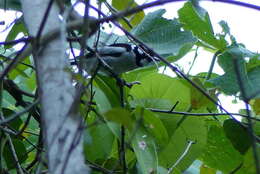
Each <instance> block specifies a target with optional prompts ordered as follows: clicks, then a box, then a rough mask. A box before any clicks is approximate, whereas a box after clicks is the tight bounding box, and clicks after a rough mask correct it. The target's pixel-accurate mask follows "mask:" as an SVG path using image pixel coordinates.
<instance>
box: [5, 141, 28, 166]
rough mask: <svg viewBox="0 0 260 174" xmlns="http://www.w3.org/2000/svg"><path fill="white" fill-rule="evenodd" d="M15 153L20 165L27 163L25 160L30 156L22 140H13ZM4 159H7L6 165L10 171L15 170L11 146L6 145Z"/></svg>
mask: <svg viewBox="0 0 260 174" xmlns="http://www.w3.org/2000/svg"><path fill="white" fill-rule="evenodd" d="M12 142H13V145H14V149H15V153H16V155H17V158H18V161H19V163H20V164H22V163H23V162H25V160H26V159H27V158H28V154H27V152H26V148H25V145H24V144H23V142H22V141H21V140H18V139H12ZM3 157H4V159H5V162H6V165H7V167H8V169H13V168H15V167H16V164H15V160H14V159H13V155H12V151H11V150H10V144H8V143H7V144H6V145H5V147H4V151H3Z"/></svg>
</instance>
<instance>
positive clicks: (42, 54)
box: [21, 0, 88, 174]
mask: <svg viewBox="0 0 260 174" xmlns="http://www.w3.org/2000/svg"><path fill="white" fill-rule="evenodd" d="M21 2H22V8H23V14H24V19H25V23H26V26H27V28H28V30H29V33H30V35H31V36H36V33H37V32H38V30H39V27H40V24H41V21H42V19H43V16H44V13H45V11H46V8H47V5H48V3H49V0H35V1H32V0H21ZM58 15H59V9H58V7H57V6H56V4H55V3H54V4H53V5H52V7H51V10H50V13H49V15H48V19H47V21H46V24H45V26H44V30H43V33H42V34H43V35H44V34H45V33H47V32H48V31H51V30H53V29H55V28H57V27H61V21H60V19H59V17H58ZM61 28H62V27H61ZM63 34H65V33H63ZM65 45H66V40H65V39H64V37H57V38H56V39H55V40H52V41H51V42H49V43H48V44H47V45H46V46H45V47H44V48H41V49H40V51H36V52H34V54H33V56H34V61H35V64H36V73H37V80H38V87H39V97H40V102H41V122H42V129H43V132H44V144H45V147H46V150H47V152H46V155H47V159H48V167H49V173H51V174H72V173H73V174H81V173H82V174H83V173H84V174H87V173H88V167H87V166H86V165H85V164H84V156H83V136H82V132H83V128H82V120H81V118H80V116H79V115H78V113H73V112H69V110H70V108H71V105H72V103H73V100H74V96H75V92H76V91H75V88H74V87H73V85H72V82H71V76H70V74H69V72H67V71H66V67H67V66H68V63H67V62H68V61H67V58H66V56H65Z"/></svg>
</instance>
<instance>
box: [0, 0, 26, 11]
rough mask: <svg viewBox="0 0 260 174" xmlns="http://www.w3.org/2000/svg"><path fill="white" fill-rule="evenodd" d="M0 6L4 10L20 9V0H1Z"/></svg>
mask: <svg viewBox="0 0 260 174" xmlns="http://www.w3.org/2000/svg"><path fill="white" fill-rule="evenodd" d="M0 8H1V9H4V10H15V11H22V5H21V2H20V0H1V1H0Z"/></svg>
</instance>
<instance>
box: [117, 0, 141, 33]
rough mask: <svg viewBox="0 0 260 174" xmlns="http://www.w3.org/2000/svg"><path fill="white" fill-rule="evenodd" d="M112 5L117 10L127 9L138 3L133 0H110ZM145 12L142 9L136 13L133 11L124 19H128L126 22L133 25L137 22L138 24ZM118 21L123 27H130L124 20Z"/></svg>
mask: <svg viewBox="0 0 260 174" xmlns="http://www.w3.org/2000/svg"><path fill="white" fill-rule="evenodd" d="M112 6H113V7H114V8H115V9H117V10H119V11H122V10H127V9H130V8H133V7H136V6H138V4H137V3H136V2H135V1H134V0H123V1H122V0H112ZM144 16H145V14H144V12H143V11H140V12H138V13H134V14H132V15H130V16H128V17H126V19H127V20H128V22H129V23H130V24H131V25H132V26H133V27H135V26H136V25H137V24H139V23H140V22H141V21H142V19H143V18H144ZM120 23H121V24H122V25H123V27H124V28H125V29H127V30H129V29H131V28H130V27H129V25H127V23H126V21H124V20H120Z"/></svg>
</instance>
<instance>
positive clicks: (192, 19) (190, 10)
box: [178, 2, 227, 50]
mask: <svg viewBox="0 0 260 174" xmlns="http://www.w3.org/2000/svg"><path fill="white" fill-rule="evenodd" d="M200 9H202V8H200ZM203 10H204V9H203ZM204 11H205V10H204ZM178 14H179V20H180V22H181V23H182V24H183V25H184V28H185V29H187V30H190V31H192V33H193V34H194V35H195V36H197V37H198V38H199V39H200V40H202V41H203V42H205V43H206V44H208V45H211V46H213V47H214V48H216V49H219V50H222V49H224V48H225V47H226V46H227V43H226V41H225V40H224V38H216V36H215V34H214V31H213V28H212V25H211V22H210V18H209V15H208V13H207V12H204V13H203V14H202V13H201V12H200V11H198V9H196V8H195V7H194V6H193V5H192V3H191V2H187V3H185V4H184V6H183V7H182V8H181V9H180V10H179V11H178Z"/></svg>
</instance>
